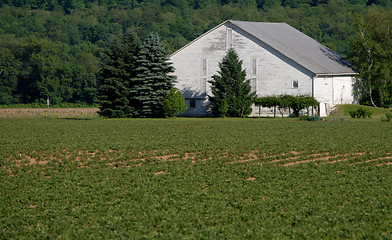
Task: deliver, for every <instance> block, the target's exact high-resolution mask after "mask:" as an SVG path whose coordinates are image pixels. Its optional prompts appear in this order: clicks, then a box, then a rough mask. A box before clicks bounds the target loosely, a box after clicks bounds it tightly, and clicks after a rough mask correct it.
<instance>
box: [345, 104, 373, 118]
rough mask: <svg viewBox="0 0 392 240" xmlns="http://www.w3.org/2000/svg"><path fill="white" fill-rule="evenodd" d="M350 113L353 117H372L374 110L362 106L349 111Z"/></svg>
mask: <svg viewBox="0 0 392 240" xmlns="http://www.w3.org/2000/svg"><path fill="white" fill-rule="evenodd" d="M349 114H350V116H351V117H352V118H366V117H368V118H371V117H372V115H373V111H371V110H368V109H365V108H363V107H360V108H358V109H357V110H352V111H349Z"/></svg>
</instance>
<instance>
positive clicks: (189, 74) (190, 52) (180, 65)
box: [171, 20, 355, 116]
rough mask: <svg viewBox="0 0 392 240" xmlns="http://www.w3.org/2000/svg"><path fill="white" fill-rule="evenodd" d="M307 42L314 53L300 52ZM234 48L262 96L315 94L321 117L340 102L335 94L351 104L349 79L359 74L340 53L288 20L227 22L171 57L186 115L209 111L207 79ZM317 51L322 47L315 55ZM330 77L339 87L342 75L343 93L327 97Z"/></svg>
mask: <svg viewBox="0 0 392 240" xmlns="http://www.w3.org/2000/svg"><path fill="white" fill-rule="evenodd" d="M274 39H276V40H274ZM296 42H297V43H296ZM306 45H307V46H308V47H309V48H311V51H310V52H309V51H308V50H304V51H303V52H301V49H302V48H305V46H306ZM229 48H234V49H235V50H236V52H237V53H238V55H239V57H240V59H242V61H243V68H244V69H246V72H247V78H248V79H250V80H251V86H252V89H253V90H254V91H256V93H257V95H258V96H259V97H262V96H273V95H281V94H290V95H294V96H296V95H310V96H314V97H315V98H316V99H318V100H319V101H322V107H321V110H323V111H324V112H321V115H326V114H327V113H328V112H327V111H328V109H331V107H332V106H333V104H336V103H337V101H336V99H334V98H336V96H338V95H340V99H344V102H345V103H347V102H350V101H351V102H352V94H351V92H352V89H351V85H350V86H348V85H349V84H347V79H349V81H352V76H353V75H355V72H353V71H352V70H351V69H350V68H349V67H348V66H347V64H346V63H345V62H344V61H343V60H342V58H341V57H340V56H339V55H338V54H336V53H333V52H332V51H331V50H329V49H328V48H326V47H325V46H323V45H321V44H320V43H318V42H316V41H315V40H313V39H311V38H310V37H308V36H306V35H304V34H302V33H301V32H299V31H297V30H296V29H294V28H292V27H290V26H289V25H287V24H285V23H257V22H243V21H233V20H228V21H225V22H224V23H222V24H220V25H218V26H216V27H215V28H213V29H211V30H210V31H208V32H206V33H205V34H203V35H201V36H200V37H198V38H197V39H195V40H194V41H192V42H191V43H189V44H188V45H186V46H184V47H183V48H181V49H180V50H178V51H177V52H175V53H174V54H172V55H171V61H172V62H173V65H174V67H175V68H176V71H175V73H174V74H175V75H177V80H178V82H177V84H176V87H177V88H178V89H179V90H180V91H181V92H182V93H183V96H184V97H185V99H186V102H187V105H188V109H187V110H186V111H185V112H184V115H185V116H186V115H187V116H205V115H209V114H210V113H209V101H208V95H211V89H210V84H209V83H208V81H209V80H211V79H212V76H213V75H214V74H216V73H217V72H218V70H219V67H218V63H219V62H220V61H221V60H222V58H223V57H224V56H225V55H226V51H227V50H228V49H229ZM315 49H319V51H318V52H317V53H316V52H315V51H316V50H315ZM316 61H317V62H316ZM333 72H336V73H333ZM334 74H335V75H334ZM320 76H323V77H320ZM326 76H334V81H335V86H338V85H339V84H337V82H339V81H340V80H339V79H340V78H342V77H343V78H344V81H345V83H344V89H343V90H344V93H342V92H341V91H340V92H336V89H333V90H331V91H332V92H336V93H334V96H327V95H328V94H329V95H331V94H330V91H328V90H326V89H324V88H328V87H332V83H329V85H328V83H327V84H325V82H324V81H325V79H326ZM323 84H324V85H323ZM325 86H327V87H325ZM342 86H343V85H342ZM320 88H322V89H320ZM342 94H344V96H343V95H342ZM258 111H260V109H258V108H254V111H253V112H252V115H265V114H268V113H266V112H265V111H264V112H263V113H261V112H258Z"/></svg>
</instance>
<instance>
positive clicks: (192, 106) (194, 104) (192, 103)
mask: <svg viewBox="0 0 392 240" xmlns="http://www.w3.org/2000/svg"><path fill="white" fill-rule="evenodd" d="M189 107H190V108H196V100H190V101H189Z"/></svg>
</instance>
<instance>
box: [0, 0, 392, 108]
mask: <svg viewBox="0 0 392 240" xmlns="http://www.w3.org/2000/svg"><path fill="white" fill-rule="evenodd" d="M389 2H390V1H389V0H385V1H384V0H381V1H379V0H374V1H373V0H370V1H366V0H365V1H363V0H348V1H341V0H331V1H329V0H328V1H327V0H314V1H305V0H284V1H275V0H256V1H254V0H246V1H238V0H222V1H215V0H187V1H185V0H168V1H166V0H165V1H137V0H130V1H123V0H110V1H109V0H105V1H94V0H92V1H81V0H40V1H36V0H24V1H16V0H2V1H0V22H1V27H0V55H4V54H5V55H4V56H7V57H5V58H4V59H6V60H3V58H2V59H1V61H5V62H6V63H8V66H7V67H6V68H7V69H8V70H7V71H5V70H4V71H3V72H8V73H7V74H9V75H8V76H7V82H6V83H4V82H0V98H1V99H2V100H1V101H3V102H4V103H7V104H8V103H31V102H41V101H45V99H46V95H49V93H50V95H51V97H52V98H53V100H55V99H56V101H59V102H60V101H61V102H73V103H77V102H83V103H89V104H91V103H96V101H97V95H96V94H97V88H98V86H97V83H96V79H95V76H96V73H97V72H98V71H99V69H100V68H101V64H103V63H104V61H105V60H104V54H103V53H104V52H106V51H107V50H108V49H109V46H110V43H111V42H112V41H113V40H114V39H122V38H123V36H125V35H126V34H127V33H128V32H129V31H131V32H134V33H135V34H136V35H137V36H139V37H140V38H141V39H145V37H146V36H148V34H149V32H151V31H154V32H157V33H159V35H160V36H161V37H162V39H163V43H164V45H165V47H166V49H168V51H169V52H174V51H175V50H178V49H180V48H181V47H183V46H184V45H186V44H187V43H189V42H190V41H192V40H193V39H195V38H196V37H198V36H200V35H201V34H203V33H205V32H206V31H208V30H209V29H211V28H212V27H215V26H216V25H217V24H219V23H221V22H223V21H225V20H227V19H238V20H248V21H263V22H287V23H288V24H290V25H291V26H293V27H295V28H297V29H298V30H300V31H302V32H304V33H305V34H308V35H309V36H310V37H312V38H314V39H316V40H317V41H319V42H321V43H323V44H325V45H327V46H328V47H330V48H331V49H332V50H334V51H337V52H338V53H340V54H342V55H343V56H347V55H348V52H349V49H350V48H349V46H348V42H349V39H350V38H352V37H353V36H355V34H356V31H355V24H354V23H355V21H354V14H353V13H358V14H361V15H364V16H366V15H367V14H368V12H371V11H373V10H374V9H378V10H380V11H383V12H385V13H386V14H390V12H391V5H390V3H389ZM367 5H368V6H367ZM381 15H384V14H381ZM366 18H367V17H365V19H366ZM380 19H381V18H380ZM383 19H384V18H383ZM384 20H385V19H384ZM380 23H381V22H380ZM383 24H384V23H383ZM383 26H387V25H383ZM383 28H384V27H383ZM374 29H377V26H376V27H375V28H374ZM384 29H387V28H384ZM381 30H382V29H381ZM374 31H376V30H374ZM374 31H373V30H372V31H370V32H374ZM31 36H35V37H36V38H37V39H38V41H33V40H34V39H31V38H32V37H31ZM30 40H32V41H31V42H32V43H33V42H35V46H36V47H38V49H37V56H36V57H31V56H29V54H27V53H26V52H25V50H27V49H24V48H25V47H27V46H26V45H29V44H26V43H29V42H30ZM37 42H38V43H44V44H36V43H37ZM31 45H32V44H31ZM29 47H32V48H33V47H34V46H29ZM39 48H41V49H39ZM383 48H384V49H388V45H386V46H383ZM22 50H23V51H22ZM30 50H32V49H30ZM9 52H10V53H11V54H9ZM23 52H24V53H23ZM376 52H377V51H376ZM381 52H383V51H381ZM386 53H387V52H386ZM24 54H26V56H24ZM51 55H53V56H51ZM25 57H26V58H25ZM361 59H364V58H361ZM35 60H37V62H35ZM352 62H354V63H355V61H352ZM365 62H366V61H365ZM1 64H2V65H1V67H2V68H4V62H1ZM33 66H35V67H33ZM385 66H386V64H384V65H383V66H381V65H380V67H377V69H379V70H378V71H379V72H380V74H381V75H386V71H388V70H387V68H385ZM15 74H16V75H17V87H16V90H15V87H14V86H15V85H14V83H15V81H14V80H10V79H12V78H14V76H15ZM41 76H42V77H41ZM3 78H4V76H3ZM29 79H31V81H29ZM3 80H4V79H2V80H1V81H3ZM372 86H373V85H372ZM374 88H380V89H381V90H382V91H379V90H377V89H373V95H374V98H375V103H376V105H380V106H381V104H379V103H378V102H377V99H378V98H379V97H378V95H379V93H378V92H380V93H381V95H382V97H383V98H384V93H387V92H385V91H384V90H385V86H383V85H376V87H374ZM25 89H28V90H25ZM53 91H58V92H56V93H54V92H53ZM10 92H11V93H10ZM389 92H390V91H389ZM365 93H366V92H365ZM10 96H12V97H10ZM380 99H381V98H380ZM388 101H389V100H388V99H387V98H386V100H385V103H384V104H385V106H387V105H388ZM362 102H363V103H365V104H371V101H370V98H369V97H367V96H366V94H365V95H364V97H363V98H362Z"/></svg>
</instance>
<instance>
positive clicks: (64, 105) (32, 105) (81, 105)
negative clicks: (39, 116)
mask: <svg viewBox="0 0 392 240" xmlns="http://www.w3.org/2000/svg"><path fill="white" fill-rule="evenodd" d="M47 107H48V105H46V103H27V104H9V105H0V109H9V108H47ZM98 107H99V105H98V104H85V103H60V104H54V105H50V108H98Z"/></svg>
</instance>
